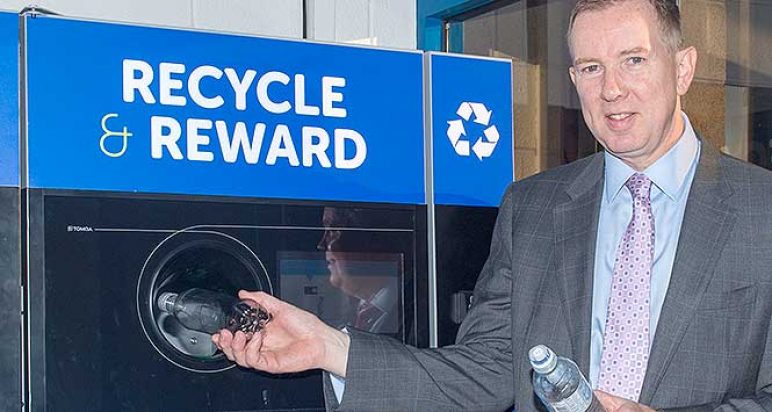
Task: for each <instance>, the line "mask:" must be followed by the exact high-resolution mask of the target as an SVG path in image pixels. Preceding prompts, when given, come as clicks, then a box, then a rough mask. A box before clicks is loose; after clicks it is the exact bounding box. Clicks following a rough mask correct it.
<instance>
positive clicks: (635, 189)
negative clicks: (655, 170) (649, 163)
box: [625, 173, 651, 199]
mask: <svg viewBox="0 0 772 412" xmlns="http://www.w3.org/2000/svg"><path fill="white" fill-rule="evenodd" d="M625 186H627V189H628V190H629V191H630V194H632V195H633V199H648V198H649V192H650V189H651V179H649V177H648V176H646V175H645V174H643V173H634V174H633V175H632V176H630V178H629V179H627V182H625Z"/></svg>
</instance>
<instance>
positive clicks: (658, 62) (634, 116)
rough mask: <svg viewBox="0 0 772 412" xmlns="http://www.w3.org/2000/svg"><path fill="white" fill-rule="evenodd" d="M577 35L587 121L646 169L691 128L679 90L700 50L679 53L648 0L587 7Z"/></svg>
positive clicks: (574, 76)
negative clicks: (667, 42)
mask: <svg viewBox="0 0 772 412" xmlns="http://www.w3.org/2000/svg"><path fill="white" fill-rule="evenodd" d="M570 41H571V50H572V55H573V59H574V61H573V66H572V67H571V68H570V70H569V72H570V75H571V80H572V81H573V82H574V84H575V85H576V90H577V92H578V94H579V100H580V102H581V105H582V113H583V115H584V120H585V122H586V123H587V126H588V127H589V128H590V130H591V131H592V133H593V135H594V136H595V138H596V139H597V140H598V141H599V142H600V143H601V144H602V145H603V147H605V148H606V150H607V151H609V152H610V153H611V154H613V155H615V156H616V157H618V158H620V159H622V160H623V161H625V162H626V163H628V164H629V165H630V166H632V167H633V168H635V169H637V170H639V171H642V170H643V169H645V168H646V167H648V166H649V165H650V164H652V163H653V162H654V161H656V160H657V159H658V158H659V157H661V156H662V155H663V154H664V153H665V152H667V150H669V149H670V147H672V146H673V144H675V142H676V141H677V140H678V138H679V137H680V136H681V133H682V132H683V120H682V119H681V116H680V114H679V111H680V100H679V96H681V95H683V94H684V93H686V91H687V90H688V88H689V84H690V83H691V78H692V74H693V67H694V60H695V59H696V52H695V51H694V49H693V48H689V49H685V50H683V51H680V52H678V53H676V54H675V56H674V55H673V54H672V53H671V52H670V51H669V50H668V49H667V46H666V45H665V43H664V42H663V39H662V34H661V31H660V29H659V25H658V22H657V17H656V14H655V11H654V10H653V8H652V6H651V5H649V3H648V2H646V1H643V0H629V1H624V2H620V3H617V4H615V5H612V6H610V7H608V8H606V9H604V10H599V11H588V12H584V13H582V14H580V15H579V16H577V18H576V20H575V22H574V27H573V30H572V33H571V38H570Z"/></svg>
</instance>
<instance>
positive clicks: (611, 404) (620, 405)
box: [594, 390, 654, 412]
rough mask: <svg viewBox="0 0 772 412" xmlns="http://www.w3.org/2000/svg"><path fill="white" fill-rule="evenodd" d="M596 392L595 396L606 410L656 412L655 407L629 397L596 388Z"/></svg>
mask: <svg viewBox="0 0 772 412" xmlns="http://www.w3.org/2000/svg"><path fill="white" fill-rule="evenodd" d="M594 392H595V397H596V398H598V401H599V402H600V404H601V405H602V406H603V409H605V410H606V412H654V409H651V408H649V407H648V406H646V405H641V404H640V403H636V402H633V401H631V400H629V399H625V398H620V397H618V396H614V395H611V394H609V393H606V392H603V391H598V390H596V391H594Z"/></svg>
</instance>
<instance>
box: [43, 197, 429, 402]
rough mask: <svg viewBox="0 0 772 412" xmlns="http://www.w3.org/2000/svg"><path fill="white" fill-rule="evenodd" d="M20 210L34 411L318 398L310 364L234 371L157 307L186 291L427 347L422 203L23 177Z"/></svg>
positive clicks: (205, 340)
mask: <svg viewBox="0 0 772 412" xmlns="http://www.w3.org/2000/svg"><path fill="white" fill-rule="evenodd" d="M29 210H30V223H29V226H30V227H29V230H30V234H29V245H30V246H29V248H30V256H31V257H32V258H31V261H30V268H29V282H30V308H31V309H30V336H31V339H30V340H31V343H32V346H31V353H30V355H31V363H30V365H31V366H30V376H31V377H32V383H31V387H30V392H31V409H32V410H49V411H72V410H89V411H92V410H93V411H96V410H100V411H102V410H137V411H150V410H159V411H160V410H162V411H198V410H202V411H203V410H229V411H241V410H286V409H295V410H298V409H300V410H317V409H322V408H323V402H322V393H321V387H322V385H321V374H320V373H319V372H307V373H299V374H293V375H289V376H271V375H267V374H262V373H259V372H255V371H251V370H245V369H241V368H239V367H236V366H235V365H234V364H232V363H231V362H229V361H228V360H227V359H226V358H225V357H224V355H223V354H222V353H221V352H219V351H217V349H216V347H214V346H213V345H212V343H211V340H210V339H209V335H208V334H206V333H202V332H197V331H194V330H189V329H187V328H186V327H185V326H183V325H182V324H181V323H180V322H179V321H178V320H177V318H175V317H174V316H172V315H171V314H170V313H168V312H165V311H163V310H161V309H159V302H158V301H159V299H160V297H161V295H162V294H164V293H180V294H181V293H182V292H184V291H186V290H190V289H193V288H199V289H206V290H209V291H212V292H215V293H222V294H227V295H231V296H233V295H235V294H236V293H237V292H238V290H239V289H248V290H263V291H267V292H269V293H272V294H274V295H275V296H278V297H281V298H283V299H284V300H287V301H289V302H291V303H294V304H296V305H298V306H300V307H303V308H305V309H308V310H310V311H312V312H314V313H316V314H317V315H318V316H319V317H320V318H321V319H323V320H325V321H326V322H328V323H329V324H331V325H333V326H335V327H341V326H344V325H348V326H350V327H357V328H360V329H364V330H369V331H372V332H376V333H383V334H388V335H391V336H394V337H396V338H397V339H400V340H403V341H406V342H408V343H412V344H417V345H419V346H421V345H426V340H427V337H426V336H427V332H426V330H427V329H426V321H425V319H420V321H419V322H417V321H416V319H419V318H420V317H417V316H416V313H425V310H426V308H425V302H417V299H416V296H424V295H425V293H426V289H425V279H426V269H425V268H426V252H425V246H424V244H425V230H426V229H425V222H424V221H423V219H422V217H421V216H423V211H422V210H420V208H419V207H415V206H388V207H385V206H383V207H378V206H372V205H368V207H361V206H359V205H352V204H333V203H326V204H322V203H312V202H306V203H302V202H294V203H280V202H276V201H271V202H256V201H246V200H233V199H221V200H216V199H212V198H207V199H204V198H194V197H187V198H183V197H181V196H177V197H164V196H153V197H149V196H143V195H120V194H104V193H86V192H57V191H41V190H31V191H30V193H29ZM417 290H418V291H417ZM370 303H373V304H370ZM373 306H376V307H377V308H376V309H373V308H372V307H373Z"/></svg>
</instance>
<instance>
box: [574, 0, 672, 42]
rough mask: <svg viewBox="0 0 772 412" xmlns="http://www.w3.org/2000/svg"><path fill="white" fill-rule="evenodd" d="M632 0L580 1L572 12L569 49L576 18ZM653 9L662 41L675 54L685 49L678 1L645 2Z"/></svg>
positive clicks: (649, 0)
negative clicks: (585, 13)
mask: <svg viewBox="0 0 772 412" xmlns="http://www.w3.org/2000/svg"><path fill="white" fill-rule="evenodd" d="M625 1H632V0H579V1H577V2H576V5H575V6H574V9H573V10H572V11H571V19H570V20H569V23H568V32H567V33H566V39H568V44H569V47H570V45H571V32H572V31H573V29H574V23H575V22H576V18H577V17H578V16H579V15H580V14H582V13H584V12H588V11H600V10H605V9H607V8H609V7H611V6H613V5H616V4H618V3H622V2H625ZM644 1H647V2H648V3H649V4H650V5H651V6H652V7H653V8H654V11H655V13H656V15H657V20H658V21H659V30H660V34H661V35H662V41H663V42H664V43H665V46H667V48H668V50H669V51H670V52H671V53H675V52H677V51H679V50H681V48H683V42H684V39H683V34H682V33H681V12H680V11H679V9H678V3H677V2H676V0H644Z"/></svg>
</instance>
